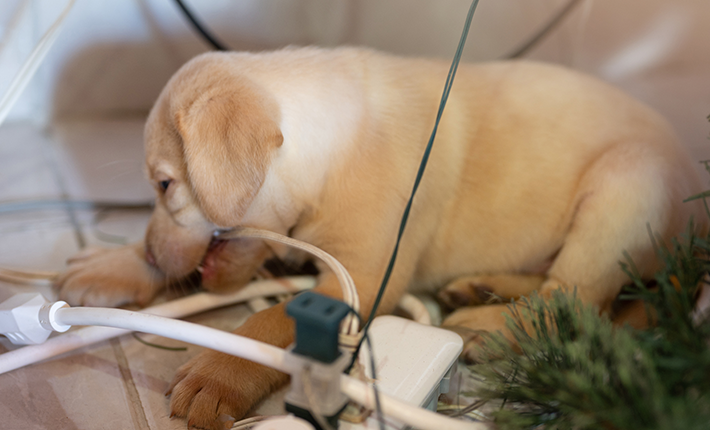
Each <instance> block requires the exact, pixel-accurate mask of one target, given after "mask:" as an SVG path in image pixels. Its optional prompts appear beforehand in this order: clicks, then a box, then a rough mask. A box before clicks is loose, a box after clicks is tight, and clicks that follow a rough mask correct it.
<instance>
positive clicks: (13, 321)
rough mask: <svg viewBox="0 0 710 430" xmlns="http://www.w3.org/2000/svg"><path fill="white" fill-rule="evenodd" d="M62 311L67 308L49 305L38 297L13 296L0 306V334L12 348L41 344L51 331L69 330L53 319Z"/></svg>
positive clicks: (30, 295)
mask: <svg viewBox="0 0 710 430" xmlns="http://www.w3.org/2000/svg"><path fill="white" fill-rule="evenodd" d="M64 307H69V305H68V304H67V303H66V302H54V303H50V302H48V301H47V299H45V298H44V296H42V295H41V294H39V293H22V294H15V295H14V296H12V297H10V298H9V299H8V300H6V301H4V302H2V303H0V334H3V335H5V336H7V338H8V339H10V342H12V343H14V344H15V345H30V344H38V343H43V342H44V341H45V340H47V338H48V337H49V335H50V333H52V332H53V331H60V332H64V331H67V330H69V327H70V326H68V325H65V324H59V323H58V322H56V321H55V318H54V316H55V314H56V312H57V309H60V308H64Z"/></svg>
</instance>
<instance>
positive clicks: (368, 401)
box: [340, 375, 489, 430]
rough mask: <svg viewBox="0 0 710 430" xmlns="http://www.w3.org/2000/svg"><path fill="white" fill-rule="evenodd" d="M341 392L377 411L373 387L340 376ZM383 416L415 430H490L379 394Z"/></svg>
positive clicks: (481, 424)
mask: <svg viewBox="0 0 710 430" xmlns="http://www.w3.org/2000/svg"><path fill="white" fill-rule="evenodd" d="M340 390H341V391H342V392H343V394H345V395H346V396H348V397H349V398H350V399H351V400H353V401H354V402H356V403H359V404H361V405H363V406H365V407H367V408H369V409H373V410H374V409H375V396H374V393H373V391H372V385H370V384H367V383H365V382H362V381H360V380H357V379H355V378H352V377H350V376H348V375H341V376H340ZM378 397H379V401H380V407H381V408H382V414H384V415H386V416H388V417H391V418H395V419H397V420H399V421H402V422H403V423H405V424H408V425H410V426H412V427H414V428H417V429H421V430H440V429H446V430H488V428H489V427H488V426H487V425H486V424H484V423H474V422H466V421H461V420H457V419H453V418H449V417H446V416H444V415H441V414H437V413H435V412H432V411H430V410H428V409H423V408H420V407H417V406H415V405H411V404H409V403H406V402H403V401H401V400H398V399H395V398H394V397H391V396H388V395H386V394H384V393H382V392H378Z"/></svg>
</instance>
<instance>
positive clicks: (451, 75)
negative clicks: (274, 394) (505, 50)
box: [354, 0, 478, 356]
mask: <svg viewBox="0 0 710 430" xmlns="http://www.w3.org/2000/svg"><path fill="white" fill-rule="evenodd" d="M476 6H478V0H473V2H472V3H471V7H470V8H469V10H468V14H467V16H466V22H465V24H464V28H463V31H462V33H461V39H460V40H459V44H458V47H457V48H456V54H454V59H453V61H452V62H451V68H450V69H449V74H448V76H447V77H446V83H445V84H444V93H443V94H442V96H441V101H440V102H439V110H438V112H437V114H436V121H435V122H434V129H433V130H432V132H431V137H429V142H428V143H427V146H426V149H425V150H424V155H423V156H422V161H421V163H420V164H419V170H418V172H417V177H416V179H415V180H414V186H413V188H412V193H411V195H410V196H409V201H407V206H406V207H405V208H404V213H403V214H402V220H401V222H400V225H399V232H398V234H397V241H396V242H395V246H394V250H393V251H392V255H391V257H390V261H389V264H388V265H387V270H386V271H385V275H384V277H383V279H382V283H381V284H380V289H379V291H378V292H377V298H375V303H374V305H373V307H372V311H371V312H370V316H369V318H368V319H367V323H366V324H365V326H364V327H363V337H362V339H361V340H360V344H359V345H358V347H357V349H356V351H355V354H354V356H357V354H358V352H359V351H360V347H362V342H363V340H364V339H365V337H366V336H367V330H368V329H369V328H370V324H371V323H372V320H373V319H374V317H375V315H376V314H377V308H378V307H379V305H380V301H381V300H382V296H383V295H384V292H385V289H386V288H387V284H388V283H389V279H390V276H391V275H392V270H393V269H394V263H395V261H396V260H397V253H398V251H399V244H400V242H401V240H402V236H403V234H404V229H405V227H406V226H407V220H408V219H409V212H410V211H411V209H412V203H413V202H414V196H415V195H416V193H417V189H419V184H420V182H421V180H422V176H424V170H425V169H426V165H427V162H428V161H429V155H430V154H431V149H432V146H433V145H434V138H435V137H436V132H437V130H438V128H439V122H440V121H441V116H442V115H443V113H444V108H445V107H446V101H447V100H448V98H449V93H450V92H451V87H452V86H453V84H454V77H455V76H456V70H457V69H458V66H459V62H460V61H461V55H462V54H463V47H464V45H465V44H466V38H467V37H468V30H469V29H470V27H471V20H473V14H474V12H475V11H476Z"/></svg>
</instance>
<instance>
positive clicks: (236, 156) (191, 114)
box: [175, 88, 283, 227]
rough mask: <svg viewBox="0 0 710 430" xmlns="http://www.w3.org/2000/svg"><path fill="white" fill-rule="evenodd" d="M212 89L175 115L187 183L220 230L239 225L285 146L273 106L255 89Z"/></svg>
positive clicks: (270, 101) (277, 115) (277, 113)
mask: <svg viewBox="0 0 710 430" xmlns="http://www.w3.org/2000/svg"><path fill="white" fill-rule="evenodd" d="M218 90H219V89H218V88H211V89H210V90H208V91H207V92H205V93H203V94H201V95H200V96H198V97H197V99H196V100H195V101H194V103H192V104H191V105H190V106H188V107H187V108H186V109H185V110H180V111H178V112H177V113H176V118H175V124H176V128H177V130H178V132H179V133H180V134H181V136H182V141H183V151H184V155H185V162H186V163H187V172H188V177H189V181H190V183H191V185H192V188H193V191H194V193H195V196H196V198H197V200H198V201H199V203H200V205H201V208H202V210H203V212H204V214H205V216H206V217H207V219H209V220H210V221H211V222H213V223H215V224H216V225H218V226H220V227H233V226H235V225H237V224H238V223H239V222H240V220H241V218H242V217H243V216H244V214H245V212H246V210H247V209H248V208H249V205H250V204H251V202H252V200H253V199H254V197H255V196H256V194H257V192H258V191H259V189H260V188H261V185H262V184H263V182H264V179H265V177H266V172H267V169H268V166H269V162H270V160H271V158H272V157H273V155H274V151H275V149H276V148H277V147H279V146H281V144H282V143H283V135H282V134H281V130H280V128H279V119H280V115H279V111H278V106H277V104H276V102H275V101H273V100H272V99H270V98H269V97H268V95H266V94H263V93H260V92H256V91H254V90H253V88H242V89H234V88H232V89H230V90H229V91H226V92H224V91H222V92H221V91H218Z"/></svg>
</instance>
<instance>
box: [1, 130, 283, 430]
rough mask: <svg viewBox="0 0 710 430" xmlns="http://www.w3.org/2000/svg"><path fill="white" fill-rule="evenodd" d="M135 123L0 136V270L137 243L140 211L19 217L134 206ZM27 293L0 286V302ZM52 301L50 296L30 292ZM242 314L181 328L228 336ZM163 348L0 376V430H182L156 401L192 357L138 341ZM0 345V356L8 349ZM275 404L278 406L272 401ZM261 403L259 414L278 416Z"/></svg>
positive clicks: (105, 351)
mask: <svg viewBox="0 0 710 430" xmlns="http://www.w3.org/2000/svg"><path fill="white" fill-rule="evenodd" d="M142 127H143V121H142V119H135V120H134V119H122V120H110V121H93V122H81V121H76V122H68V123H62V124H60V125H57V126H55V127H53V129H52V130H50V131H49V132H43V131H41V130H40V129H38V128H37V127H33V126H32V125H30V124H20V125H13V124H6V125H4V126H3V127H2V128H0V267H9V268H16V269H31V270H62V268H63V267H64V261H65V260H66V258H67V257H69V256H71V255H72V254H74V253H75V252H77V251H78V250H79V249H80V248H81V247H82V245H83V244H88V245H101V246H117V244H120V243H122V242H123V243H125V242H132V241H136V240H139V239H140V238H141V237H142V234H143V231H144V228H145V225H146V223H147V220H148V216H149V213H148V212H147V211H113V212H109V213H104V214H101V216H100V217H97V216H96V215H97V214H95V213H93V212H91V211H87V210H76V211H74V212H69V211H67V210H65V209H62V208H60V207H49V208H28V207H27V206H24V207H22V206H20V205H18V204H13V205H11V204H8V203H12V202H15V203H18V202H22V201H36V200H58V199H65V198H70V199H72V200H86V199H93V200H102V201H120V202H143V201H147V200H149V199H150V198H151V197H152V191H151V189H150V188H149V187H148V185H147V184H146V182H145V181H144V180H143V172H142V168H143V166H142V158H143V154H142V138H141V134H142ZM32 289H33V287H26V286H17V285H12V284H8V283H2V282H0V300H4V299H5V298H7V297H8V296H10V295H11V294H13V293H15V292H18V291H28V290H32ZM39 291H41V292H42V293H43V294H45V295H46V296H47V297H48V298H50V299H51V298H52V297H51V295H52V291H51V289H50V288H39ZM249 314H250V311H249V310H248V308H247V307H246V306H244V305H239V306H232V307H228V308H225V309H220V310H216V311H212V312H207V313H204V314H201V315H199V316H195V317H192V318H190V320H191V321H195V322H199V323H201V324H206V325H210V326H213V327H218V328H221V329H230V328H234V327H236V326H237V325H239V324H240V323H241V322H242V321H243V320H244V319H245V318H246V317H247V316H248V315H249ZM141 338H142V339H145V340H147V341H149V342H154V343H157V344H160V345H167V346H176V345H180V346H186V347H187V350H185V351H168V350H163V349H158V348H155V347H150V346H146V345H144V344H142V343H140V342H139V341H137V340H136V339H135V338H133V337H132V336H130V335H126V336H123V337H120V338H117V339H113V340H110V341H105V342H101V343H98V344H96V345H93V346H89V347H85V348H83V349H81V350H78V351H76V352H73V353H69V354H66V355H64V356H61V357H59V358H57V359H54V360H50V361H47V362H43V363H39V364H35V365H31V366H28V367H25V368H22V369H18V370H15V371H11V372H9V373H6V374H2V375H0V417H2V418H1V419H0V428H2V429H141V430H143V429H151V430H163V429H184V428H185V424H184V421H182V420H177V419H173V420H171V419H170V418H168V415H169V410H168V409H169V408H168V399H166V398H165V396H164V395H163V393H164V392H165V390H166V388H167V386H168V383H169V382H170V380H171V378H172V376H173V374H174V372H175V369H177V368H178V367H179V366H180V365H181V364H182V363H184V362H185V361H187V359H188V358H190V357H192V356H194V355H195V354H197V353H198V352H199V351H200V350H201V348H199V347H195V346H191V345H182V344H180V342H176V341H172V340H167V339H163V338H157V337H154V336H149V335H141ZM16 348H17V347H16V346H14V345H12V344H11V343H10V342H9V341H8V340H7V339H6V338H5V337H2V336H0V353H4V352H6V351H9V350H13V349H16ZM277 398H278V396H277ZM280 404H281V403H280V402H278V401H267V402H266V403H265V404H264V406H262V409H261V410H260V411H259V412H260V413H278V412H279V411H280V410H281V406H280Z"/></svg>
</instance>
